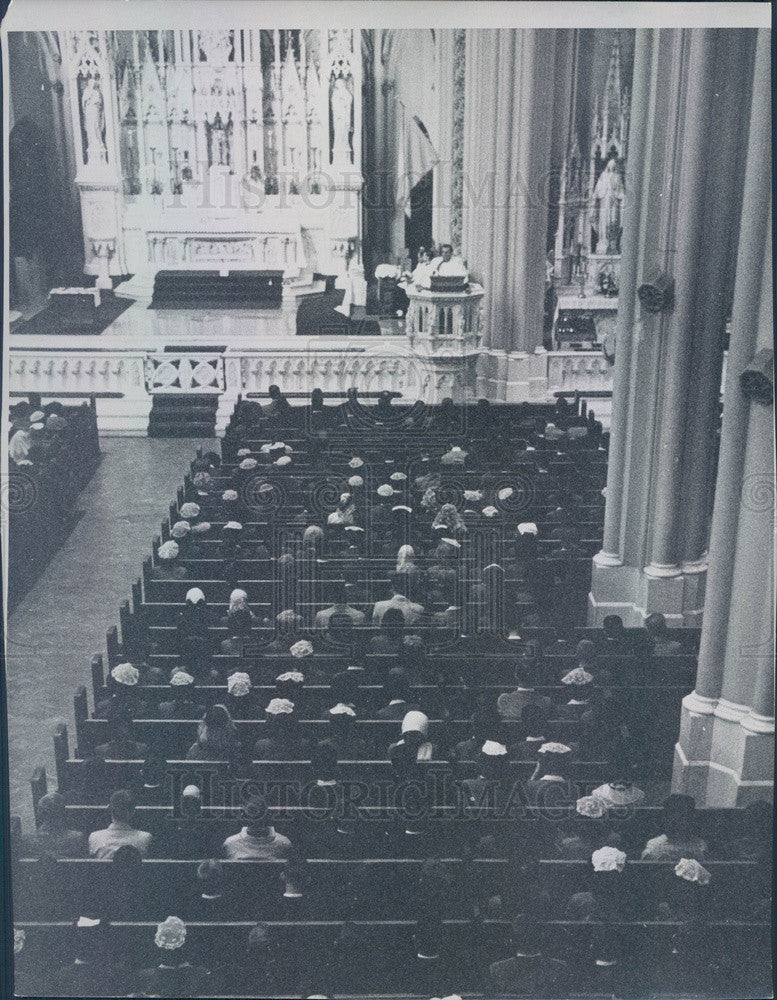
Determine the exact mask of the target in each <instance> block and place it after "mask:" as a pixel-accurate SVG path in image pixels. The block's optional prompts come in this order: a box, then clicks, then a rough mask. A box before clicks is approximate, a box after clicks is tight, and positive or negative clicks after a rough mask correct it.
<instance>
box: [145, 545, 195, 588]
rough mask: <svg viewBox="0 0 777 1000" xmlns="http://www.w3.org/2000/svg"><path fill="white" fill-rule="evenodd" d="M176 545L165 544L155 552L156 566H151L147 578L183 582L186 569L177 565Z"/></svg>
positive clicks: (177, 551)
mask: <svg viewBox="0 0 777 1000" xmlns="http://www.w3.org/2000/svg"><path fill="white" fill-rule="evenodd" d="M178 553H179V549H178V543H177V542H174V541H172V539H171V540H170V541H169V542H165V543H164V544H162V545H160V546H159V549H158V550H157V559H158V560H159V561H158V564H157V565H156V566H152V567H151V569H150V571H149V577H150V578H151V579H152V580H185V579H186V576H187V573H186V567H185V566H181V565H179V563H178Z"/></svg>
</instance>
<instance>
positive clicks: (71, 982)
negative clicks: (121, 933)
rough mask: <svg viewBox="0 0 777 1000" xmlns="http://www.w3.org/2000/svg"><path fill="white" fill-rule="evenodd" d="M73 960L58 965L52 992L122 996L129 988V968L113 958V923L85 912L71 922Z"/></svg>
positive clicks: (89, 995)
mask: <svg viewBox="0 0 777 1000" xmlns="http://www.w3.org/2000/svg"><path fill="white" fill-rule="evenodd" d="M72 931H73V936H72V941H71V945H70V949H69V950H70V952H71V954H72V956H73V958H72V961H70V962H68V963H67V964H66V965H64V966H62V968H60V969H58V970H57V971H56V972H55V973H54V975H53V977H52V979H51V981H50V986H51V989H52V992H53V993H55V994H56V995H57V996H65V997H114V996H115V997H119V996H126V995H127V990H128V988H129V982H128V980H127V974H126V970H125V969H123V968H122V967H121V965H119V964H118V963H116V962H115V961H114V960H113V958H112V952H111V948H110V943H109V935H110V927H109V925H108V926H107V925H106V923H105V921H103V920H101V919H98V918H96V917H88V916H82V917H79V918H78V919H77V920H76V921H74V923H73V925H72Z"/></svg>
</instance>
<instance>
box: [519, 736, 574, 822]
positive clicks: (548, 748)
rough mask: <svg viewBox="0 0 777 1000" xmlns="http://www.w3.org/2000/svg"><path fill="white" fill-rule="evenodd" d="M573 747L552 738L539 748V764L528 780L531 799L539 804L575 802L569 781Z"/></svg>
mask: <svg viewBox="0 0 777 1000" xmlns="http://www.w3.org/2000/svg"><path fill="white" fill-rule="evenodd" d="M573 757H574V753H573V750H572V747H570V746H568V745H567V744H566V743H559V742H557V741H553V740H551V741H550V742H549V743H543V744H542V745H541V746H540V747H539V748H538V749H537V766H536V767H535V769H534V773H533V774H532V776H531V778H529V780H528V781H527V782H526V792H527V795H528V798H529V801H530V802H532V803H534V804H535V805H538V806H550V807H553V806H556V807H557V806H569V805H573V804H574V802H575V795H574V794H573V788H572V785H571V782H570V781H569V772H570V765H571V760H572V758H573Z"/></svg>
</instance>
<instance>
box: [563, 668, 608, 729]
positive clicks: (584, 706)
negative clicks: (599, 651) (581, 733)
mask: <svg viewBox="0 0 777 1000" xmlns="http://www.w3.org/2000/svg"><path fill="white" fill-rule="evenodd" d="M561 683H562V685H564V688H565V689H566V690H568V691H569V695H570V696H569V698H568V699H567V700H566V701H561V702H559V703H558V704H557V705H555V706H554V708H553V710H552V714H553V717H554V718H556V719H582V718H583V716H584V715H585V713H586V712H588V711H589V710H590V709H591V707H592V706H593V704H594V702H595V701H596V698H597V695H598V690H597V688H596V685H595V684H594V676H593V674H591V673H589V672H588V671H587V670H586V669H585V667H582V666H578V667H575V668H574V669H573V670H569V671H567V672H566V673H565V674H564V675H563V676H562V678H561Z"/></svg>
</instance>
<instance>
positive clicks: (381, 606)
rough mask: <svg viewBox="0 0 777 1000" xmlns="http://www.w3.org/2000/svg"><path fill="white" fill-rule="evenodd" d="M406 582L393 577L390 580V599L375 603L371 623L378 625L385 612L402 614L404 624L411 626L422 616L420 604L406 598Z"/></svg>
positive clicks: (422, 610)
mask: <svg viewBox="0 0 777 1000" xmlns="http://www.w3.org/2000/svg"><path fill="white" fill-rule="evenodd" d="M407 590H408V585H407V580H406V579H404V578H403V577H402V576H397V575H394V576H393V577H392V580H391V597H390V598H389V599H388V600H386V601H376V603H375V606H374V607H373V609H372V623H373V624H374V625H380V623H381V621H382V619H383V616H384V615H385V614H386V612H387V611H391V610H392V609H396V610H397V611H401V612H402V616H403V618H404V621H405V624H407V625H413V624H415V622H417V621H418V619H419V618H420V617H421V616H422V615H423V614H424V607H423V605H422V604H416V603H415V602H414V601H411V600H410V598H409V597H408V596H407Z"/></svg>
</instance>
